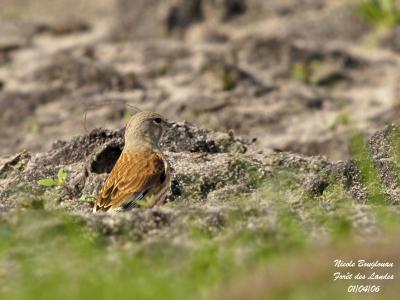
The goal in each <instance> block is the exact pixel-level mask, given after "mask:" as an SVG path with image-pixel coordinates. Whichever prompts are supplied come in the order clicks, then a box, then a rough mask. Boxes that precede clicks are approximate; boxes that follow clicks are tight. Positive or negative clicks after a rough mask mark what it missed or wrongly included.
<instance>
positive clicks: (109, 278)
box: [0, 135, 400, 300]
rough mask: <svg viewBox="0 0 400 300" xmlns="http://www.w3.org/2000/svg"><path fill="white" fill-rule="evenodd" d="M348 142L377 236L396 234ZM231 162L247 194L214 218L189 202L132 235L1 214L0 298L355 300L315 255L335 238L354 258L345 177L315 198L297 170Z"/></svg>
mask: <svg viewBox="0 0 400 300" xmlns="http://www.w3.org/2000/svg"><path fill="white" fill-rule="evenodd" d="M351 148H352V151H353V155H354V158H355V161H356V163H357V164H358V166H359V169H360V173H361V175H362V180H363V182H364V183H365V184H366V186H367V188H368V192H369V199H368V203H369V204H370V205H369V211H370V214H371V216H372V217H373V218H374V219H375V220H376V225H377V226H378V228H379V229H380V230H381V232H382V235H385V232H387V233H388V234H392V233H393V232H398V231H396V230H397V229H398V228H399V225H400V220H399V218H398V213H396V211H395V210H393V209H392V208H391V207H390V206H389V205H387V204H386V203H387V202H386V201H385V199H384V197H385V196H384V194H383V192H382V187H381V182H380V180H379V175H378V173H377V170H376V168H375V166H374V164H373V161H372V160H371V158H370V154H369V152H368V150H367V147H366V145H365V142H364V140H363V138H362V137H361V136H360V135H354V137H353V139H352V142H351ZM235 166H238V167H241V168H244V169H246V170H247V171H248V174H249V176H253V177H252V178H254V182H255V191H254V193H251V194H238V195H236V196H235V197H231V198H229V199H224V200H223V202H224V203H221V204H223V205H221V207H225V209H224V208H221V211H220V213H221V214H222V215H223V218H222V220H220V221H218V218H217V220H216V221H213V222H214V223H216V225H215V224H214V225H210V222H204V219H205V217H204V216H205V215H206V217H209V216H208V215H207V213H206V211H204V210H203V208H202V207H199V206H193V207H190V206H189V207H187V208H186V209H187V212H185V214H186V215H187V216H188V219H187V220H186V221H185V222H184V223H182V224H180V225H179V224H178V225H165V226H167V227H168V226H171V228H168V229H167V230H164V231H162V232H163V234H160V235H156V234H153V235H150V236H151V237H149V238H147V237H146V235H144V237H142V238H138V239H134V238H132V237H131V236H128V235H126V236H124V231H123V230H121V231H120V232H119V234H118V235H116V236H110V233H107V231H106V232H104V230H101V229H100V228H97V227H96V226H88V221H87V219H85V218H84V217H82V216H72V215H69V214H67V213H65V212H62V211H60V210H45V209H44V208H43V206H34V207H32V208H31V209H26V208H25V209H23V210H17V211H16V212H13V213H9V214H1V215H0V299H7V300H14V299H15V300H19V299H23V300H30V299H35V300H40V299H120V298H121V299H122V298H123V299H234V297H228V296H227V295H230V294H229V293H230V292H232V293H233V292H235V291H236V290H235V289H238V291H237V293H238V295H239V294H241V293H242V294H243V293H244V294H245V295H247V296H246V297H244V298H237V299H267V298H268V299H337V298H340V299H354V295H352V294H348V293H346V292H345V291H346V288H347V285H345V284H343V283H337V282H333V280H332V264H333V262H332V260H331V256H329V255H328V254H327V255H325V256H324V253H331V254H332V252H333V253H334V254H335V255H336V254H337V253H336V252H335V251H334V249H336V248H338V249H341V248H340V247H342V246H343V245H345V249H346V251H347V253H352V254H354V255H356V254H357V253H359V251H361V250H363V249H365V247H364V246H363V244H359V242H358V241H359V238H360V236H359V230H360V228H355V227H354V223H353V222H352V220H353V219H354V217H355V215H356V213H357V212H356V208H355V205H354V204H355V200H354V199H352V197H351V195H350V194H349V192H348V191H347V190H346V188H345V185H344V183H342V182H340V181H334V182H332V183H331V184H329V185H328V186H327V187H326V188H325V189H324V190H323V191H322V192H321V194H317V195H316V194H312V193H310V192H308V191H307V190H306V189H305V187H304V182H303V179H302V178H301V177H300V176H299V172H298V171H297V170H291V169H287V168H284V167H281V168H280V167H277V168H276V169H275V170H274V171H273V172H272V174H269V176H265V177H263V178H262V180H260V178H259V177H257V176H256V174H255V173H256V169H254V168H253V167H251V166H249V165H248V164H247V163H246V162H245V161H243V160H237V161H236V164H235ZM178 206H179V204H177V205H176V206H175V207H174V209H179V207H178ZM94 218H95V217H94ZM213 222H211V223H213ZM123 228H124V230H129V224H128V226H125V227H123ZM136 230H137V229H136ZM392 242H393V240H392ZM393 247H395V246H393ZM342 248H343V247H342ZM332 249H333V250H332ZM371 249H372V248H371ZM382 249H385V248H382ZM395 249H396V248H394V250H395ZM385 253H386V252H385V251H384V250H382V251H381V252H379V253H378V252H375V255H382V257H381V259H384V258H385ZM397 254H398V253H397ZM321 255H322V256H321ZM360 255H361V254H360ZM388 255H389V254H388ZM314 260H315V261H314ZM306 262H308V263H306ZM312 262H314V263H312ZM296 265H298V266H297V267H296ZM269 268H271V269H269ZM264 269H267V270H270V271H269V272H267V273H263V271H261V273H260V276H259V277H257V278H258V280H261V283H262V284H260V287H257V284H254V286H253V282H252V281H251V280H250V279H251V278H252V276H253V275H254V274H256V273H257V272H259V271H260V270H264ZM305 274H311V275H310V276H308V275H305ZM249 281H250V282H249ZM397 291H398V289H397ZM226 297H228V298H226ZM387 299H390V298H387ZM393 299H395V298H393Z"/></svg>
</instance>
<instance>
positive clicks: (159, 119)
mask: <svg viewBox="0 0 400 300" xmlns="http://www.w3.org/2000/svg"><path fill="white" fill-rule="evenodd" d="M161 121H162V120H161V118H155V119H154V122H155V123H156V124H160V123H161Z"/></svg>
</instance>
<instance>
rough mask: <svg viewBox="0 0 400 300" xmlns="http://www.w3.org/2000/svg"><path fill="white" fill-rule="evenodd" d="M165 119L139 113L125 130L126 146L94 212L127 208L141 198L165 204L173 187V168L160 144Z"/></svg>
mask: <svg viewBox="0 0 400 300" xmlns="http://www.w3.org/2000/svg"><path fill="white" fill-rule="evenodd" d="M164 125H165V120H164V119H163V118H162V116H160V115H159V114H157V113H153V112H139V113H137V114H135V115H134V116H133V117H132V118H131V119H130V120H129V123H128V125H127V127H126V131H125V147H124V149H123V151H122V153H121V155H120V157H119V159H118V160H117V162H116V164H115V166H114V168H113V169H112V171H111V173H110V174H109V175H108V177H107V179H106V181H105V182H104V184H103V187H102V189H101V191H100V193H99V195H98V197H97V199H96V203H95V206H94V208H93V211H94V212H96V211H99V210H102V211H108V210H127V209H129V208H132V207H135V206H136V205H137V203H138V201H141V200H148V199H152V200H153V201H152V202H151V203H150V206H153V205H156V204H159V203H162V202H163V201H164V199H165V196H166V193H167V191H168V188H169V186H170V170H169V165H168V162H167V161H166V159H165V158H164V156H163V154H162V152H161V150H160V148H159V146H158V143H159V140H160V138H161V135H162V133H163V128H164Z"/></svg>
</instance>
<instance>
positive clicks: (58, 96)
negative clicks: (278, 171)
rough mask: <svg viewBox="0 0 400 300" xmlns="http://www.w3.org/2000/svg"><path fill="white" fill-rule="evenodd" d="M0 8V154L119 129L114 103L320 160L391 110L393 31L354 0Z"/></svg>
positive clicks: (395, 75)
mask: <svg viewBox="0 0 400 300" xmlns="http://www.w3.org/2000/svg"><path fill="white" fill-rule="evenodd" d="M227 3H228V4H227ZM229 3H231V4H229ZM232 3H233V4H232ZM0 11H1V13H0V16H1V23H2V28H3V30H2V33H1V34H0V82H1V89H2V90H1V94H0V107H1V110H0V117H1V118H0V126H1V128H2V129H1V131H0V155H2V156H5V155H10V154H12V153H16V152H18V151H20V150H23V149H28V150H31V151H44V150H48V149H50V147H51V145H52V143H53V142H54V141H55V140H57V139H64V140H66V139H70V138H71V137H73V136H76V135H79V134H82V133H85V132H87V131H88V130H90V129H92V128H95V127H106V128H110V129H116V128H120V127H121V126H123V124H124V123H125V122H126V119H127V117H128V116H129V113H130V112H131V109H129V107H127V105H126V104H130V105H132V106H136V107H138V108H140V109H151V110H156V111H158V112H161V113H163V114H165V115H166V116H167V117H168V118H170V119H172V120H176V121H181V120H187V121H189V122H191V123H194V124H196V125H198V126H201V127H206V128H210V129H215V130H220V131H229V130H233V131H234V132H235V134H238V135H243V136H246V137H250V138H257V141H258V143H259V144H260V145H262V146H266V147H268V148H273V149H281V150H286V151H293V152H296V153H302V154H306V155H325V156H327V157H328V158H330V159H333V160H339V159H346V158H348V157H349V150H348V146H347V141H348V136H349V134H351V132H352V131H353V130H355V129H357V130H361V131H362V132H364V133H365V134H368V135H370V134H372V133H373V132H375V131H376V130H378V129H380V128H382V127H383V126H384V125H386V124H388V123H391V122H394V121H396V117H397V113H396V112H397V106H398V105H397V101H396V100H397V99H398V98H399V96H398V93H399V90H400V89H399V86H398V82H399V80H398V79H399V71H398V70H399V57H400V56H399V54H398V53H399V52H396V48H395V46H393V45H396V42H397V43H398V40H397V39H398V37H396V35H394V34H392V33H391V31H389V30H376V29H375V28H373V27H372V26H371V25H370V24H367V23H366V22H364V21H363V20H362V19H361V18H360V17H359V15H357V13H356V12H355V9H354V1H320V0H304V1H296V0H286V1H261V0H258V1H257V0H251V1H247V2H244V1H231V2H229V1H228V2H226V3H225V2H223V1H214V2H213V1H206V0H204V1H186V2H185V1H162V2H161V1H127V0H125V1H124V0H119V1H116V0H102V1H96V2H94V1H86V2H82V1H63V0H60V1H44V0H41V1H22V0H21V1H5V0H3V1H1V3H0ZM85 114H86V121H85V117H84V116H85Z"/></svg>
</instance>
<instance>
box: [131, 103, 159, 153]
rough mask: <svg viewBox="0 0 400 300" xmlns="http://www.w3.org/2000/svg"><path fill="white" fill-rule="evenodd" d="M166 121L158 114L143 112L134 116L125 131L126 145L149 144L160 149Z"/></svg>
mask: <svg viewBox="0 0 400 300" xmlns="http://www.w3.org/2000/svg"><path fill="white" fill-rule="evenodd" d="M165 125H166V120H165V118H164V117H163V116H161V115H160V114H158V113H155V112H150V111H141V112H138V113H136V114H134V115H133V116H132V117H131V118H130V120H129V122H128V124H127V125H126V129H125V145H126V146H128V147H129V146H136V145H143V144H149V145H151V146H156V147H158V143H159V142H160V139H161V136H162V134H163V132H164V129H165Z"/></svg>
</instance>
